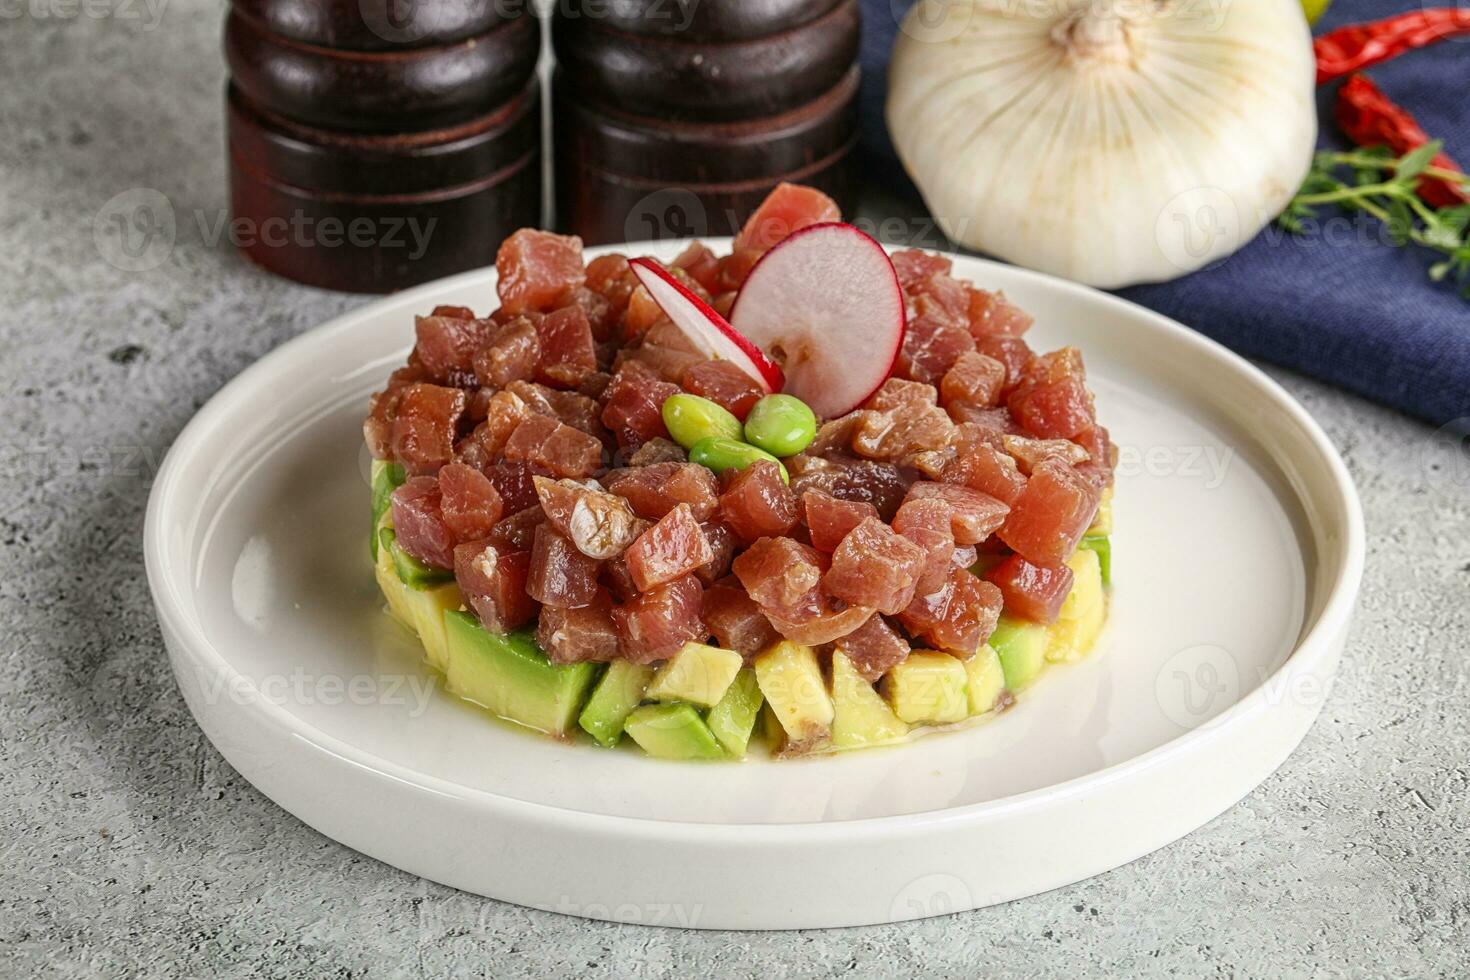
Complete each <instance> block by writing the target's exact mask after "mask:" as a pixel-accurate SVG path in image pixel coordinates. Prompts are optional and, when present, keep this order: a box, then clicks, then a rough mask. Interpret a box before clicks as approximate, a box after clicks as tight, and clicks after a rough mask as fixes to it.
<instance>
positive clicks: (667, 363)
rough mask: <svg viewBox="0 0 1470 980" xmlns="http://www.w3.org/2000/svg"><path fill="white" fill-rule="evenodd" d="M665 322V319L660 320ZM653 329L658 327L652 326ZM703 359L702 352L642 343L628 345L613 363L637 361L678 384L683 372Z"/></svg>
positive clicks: (617, 364) (672, 382)
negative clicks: (632, 345)
mask: <svg viewBox="0 0 1470 980" xmlns="http://www.w3.org/2000/svg"><path fill="white" fill-rule="evenodd" d="M660 322H661V323H667V322H668V321H667V320H662V321H660ZM654 329H655V330H656V329H658V328H657V327H654ZM649 332H650V333H652V332H653V331H649ZM702 360H704V355H703V354H695V353H691V352H689V351H682V350H675V349H673V348H670V347H664V346H662V345H660V344H650V343H647V342H645V343H642V344H640V345H638V346H637V347H630V348H628V349H626V350H622V351H619V352H618V355H617V358H616V359H615V360H614V364H615V365H616V366H618V367H621V366H622V365H624V364H626V363H628V362H629V361H637V362H638V363H639V364H642V365H643V366H644V367H646V368H648V369H649V370H651V371H652V372H653V373H654V374H656V375H658V376H659V377H660V378H663V379H664V380H665V381H667V382H670V383H671V384H678V383H679V379H680V378H682V377H684V372H685V371H687V370H689V368H690V367H692V366H693V365H695V364H698V363H699V362H700V361H702Z"/></svg>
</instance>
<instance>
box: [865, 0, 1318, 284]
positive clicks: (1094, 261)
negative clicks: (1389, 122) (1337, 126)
mask: <svg viewBox="0 0 1470 980" xmlns="http://www.w3.org/2000/svg"><path fill="white" fill-rule="evenodd" d="M1314 87H1315V61H1314V58H1313V54H1312V44H1311V35H1310V33H1309V31H1308V28H1307V23H1306V19H1305V18H1304V16H1303V15H1302V11H1301V8H1300V6H1299V4H1298V0H919V3H918V5H917V6H915V7H914V8H913V10H911V11H910V12H909V15H908V16H907V18H905V20H904V22H903V27H902V30H901V31H900V33H899V38H898V43H897V46H896V47H895V49H894V55H893V63H892V68H891V71H890V75H889V99H888V110H887V113H888V126H889V129H890V130H891V132H892V134H893V140H894V143H895V145H896V146H897V148H898V152H899V156H900V157H901V158H902V159H903V162H904V165H905V166H906V167H907V168H908V170H909V172H910V174H912V176H913V178H914V181H915V183H917V184H918V186H919V189H920V191H921V192H922V193H923V195H924V198H925V200H926V202H927V203H928V205H929V209H930V210H931V211H932V212H933V214H934V216H935V218H936V219H937V220H938V221H939V223H940V225H941V227H943V228H944V230H945V232H946V233H947V234H948V235H949V236H950V237H951V238H952V239H954V240H955V241H956V242H958V243H960V244H963V245H966V246H968V247H970V248H974V249H977V250H979V251H983V252H987V253H990V254H992V255H996V256H999V257H1001V258H1004V259H1007V260H1009V261H1012V262H1015V263H1017V264H1019V265H1024V266H1029V267H1031V268H1034V269H1040V270H1042V271H1045V272H1051V273H1054V274H1056V275H1061V276H1065V277H1067V278H1070V279H1075V280H1078V281H1081V282H1085V283H1090V284H1092V285H1095V286H1103V287H1116V286H1124V285H1128V284H1131V283H1140V282H1158V281H1162V280H1167V279H1173V278H1175V277H1177V276H1180V275H1183V274H1184V273H1186V272H1192V271H1194V270H1195V269H1198V268H1201V267H1202V266H1205V265H1207V264H1209V263H1211V262H1213V261H1216V260H1218V259H1220V258H1222V257H1224V256H1226V255H1229V254H1230V253H1232V252H1234V251H1235V250H1236V249H1238V248H1239V247H1240V246H1242V245H1244V244H1245V243H1246V242H1247V241H1249V240H1250V238H1251V237H1253V236H1254V235H1255V234H1256V232H1258V231H1259V230H1260V229H1261V228H1262V227H1263V226H1264V225H1265V224H1266V223H1267V222H1268V221H1270V220H1271V219H1272V218H1273V217H1274V216H1275V215H1276V214H1278V213H1279V212H1280V211H1281V209H1282V208H1283V207H1285V205H1286V203H1287V201H1289V200H1290V198H1291V196H1292V194H1293V193H1295V191H1296V189H1297V188H1298V186H1300V184H1301V182H1302V179H1303V178H1304V177H1305V176H1306V173H1307V169H1308V167H1309V166H1310V164H1311V158H1312V151H1313V146H1314V144H1315V141H1316V133H1317V115H1316V106H1315V102H1314V96H1313V93H1314Z"/></svg>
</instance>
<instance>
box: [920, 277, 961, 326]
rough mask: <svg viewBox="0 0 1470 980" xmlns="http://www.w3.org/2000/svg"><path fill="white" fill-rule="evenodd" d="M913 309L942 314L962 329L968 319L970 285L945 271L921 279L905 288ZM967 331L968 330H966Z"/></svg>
mask: <svg viewBox="0 0 1470 980" xmlns="http://www.w3.org/2000/svg"><path fill="white" fill-rule="evenodd" d="M907 293H908V295H909V298H910V299H911V300H912V301H913V305H914V308H915V310H917V311H919V313H920V315H922V314H923V313H924V312H925V311H929V312H932V313H933V314H935V315H940V314H942V315H943V318H944V320H945V322H946V323H949V324H951V325H953V326H955V327H957V328H961V329H964V328H966V327H968V326H969V321H970V287H969V286H967V285H966V284H965V283H962V282H960V281H959V280H957V279H953V278H951V277H950V276H949V275H948V274H947V273H937V274H935V275H932V276H929V277H928V278H927V279H921V280H919V281H918V282H916V283H914V284H913V285H912V286H911V287H909V289H908V290H907ZM966 332H967V333H968V332H969V331H968V330H966Z"/></svg>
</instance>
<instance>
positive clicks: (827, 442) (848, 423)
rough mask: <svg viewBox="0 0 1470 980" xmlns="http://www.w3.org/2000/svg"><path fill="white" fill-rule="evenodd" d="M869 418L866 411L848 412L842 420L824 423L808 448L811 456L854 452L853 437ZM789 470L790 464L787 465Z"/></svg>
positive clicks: (808, 453) (837, 419)
mask: <svg viewBox="0 0 1470 980" xmlns="http://www.w3.org/2000/svg"><path fill="white" fill-rule="evenodd" d="M867 417H868V413H867V410H866V409H859V410H858V411H855V412H848V413H847V414H846V415H844V416H842V417H841V418H836V419H832V420H830V421H827V422H823V423H822V425H821V427H820V428H818V429H817V436H816V438H815V439H813V440H812V444H811V445H810V446H808V447H807V448H806V452H807V455H809V456H826V455H827V454H829V453H834V452H835V453H849V452H851V451H852V437H853V436H855V435H857V430H858V427H859V426H861V425H862V424H863V420H864V419H866V418H867ZM787 466H788V468H789V467H790V464H789V463H788V464H787Z"/></svg>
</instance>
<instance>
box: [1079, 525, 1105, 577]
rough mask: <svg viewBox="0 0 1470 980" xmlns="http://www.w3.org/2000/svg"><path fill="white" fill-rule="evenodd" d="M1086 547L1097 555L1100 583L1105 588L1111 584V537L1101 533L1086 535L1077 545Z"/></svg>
mask: <svg viewBox="0 0 1470 980" xmlns="http://www.w3.org/2000/svg"><path fill="white" fill-rule="evenodd" d="M1078 547H1081V548H1086V549H1087V550H1088V551H1091V552H1094V553H1095V554H1096V555H1097V561H1098V565H1099V566H1100V568H1101V571H1102V584H1103V587H1104V588H1107V587H1109V586H1111V585H1112V584H1113V539H1112V538H1109V537H1107V536H1106V535H1102V536H1099V537H1086V538H1083V539H1082V543H1081V544H1080V545H1079V546H1078Z"/></svg>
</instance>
